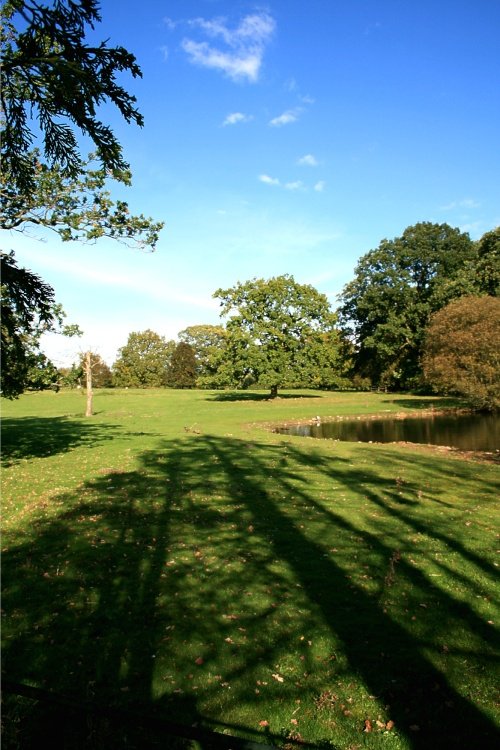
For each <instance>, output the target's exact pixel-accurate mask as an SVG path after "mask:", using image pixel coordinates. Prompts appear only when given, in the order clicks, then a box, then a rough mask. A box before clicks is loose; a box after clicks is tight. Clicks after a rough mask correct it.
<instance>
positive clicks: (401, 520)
mask: <svg viewBox="0 0 500 750" xmlns="http://www.w3.org/2000/svg"><path fill="white" fill-rule="evenodd" d="M408 460H409V461H410V460H412V458H411V457H410V458H409V459H408ZM421 460H422V469H424V468H426V470H427V471H428V475H429V478H431V479H432V475H433V472H434V476H435V472H436V469H435V468H432V467H431V464H428V465H426V464H425V460H424V459H421ZM305 469H307V470H311V471H313V472H314V473H315V476H316V479H315V481H314V482H313V483H310V482H308V481H304V470H305ZM318 477H319V478H318ZM457 481H458V482H459V481H460V478H458V479H457ZM333 485H335V486H336V487H337V486H338V487H339V488H340V489H341V490H344V491H345V490H349V491H350V492H354V491H357V492H358V496H359V502H360V503H361V500H363V502H366V503H367V504H368V505H369V507H370V508H373V512H376V513H378V514H380V518H381V519H382V520H380V518H379V519H377V521H376V522H374V523H376V524H377V526H374V528H369V529H367V528H366V527H364V525H363V523H362V522H361V521H360V519H359V517H358V516H357V515H356V514H353V515H352V517H351V516H350V515H349V514H347V512H346V511H345V509H344V512H341V509H340V508H337V506H336V504H335V497H336V495H335V492H334V491H333V489H332V487H333ZM393 489H394V487H393V485H391V484H390V483H389V482H388V480H387V479H384V478H383V477H382V478H381V477H379V476H377V475H376V474H374V473H373V472H372V471H370V469H369V468H368V467H366V466H364V467H363V469H362V470H361V469H360V467H357V466H352V465H350V463H349V462H348V461H345V460H333V459H332V460H330V461H328V460H326V459H325V457H324V456H320V455H318V454H316V455H311V453H310V452H309V451H303V450H302V449H301V448H300V447H298V446H292V445H291V444H290V443H287V444H285V443H283V444H274V443H273V444H269V445H259V444H256V445H255V444H254V445H251V446H249V445H248V443H247V442H246V441H240V440H235V439H229V438H216V437H210V436H189V437H186V438H185V439H184V440H182V441H178V442H172V443H164V444H163V445H162V446H161V448H160V449H158V450H157V451H150V452H147V453H145V454H143V456H142V458H141V466H140V468H139V469H138V470H137V471H133V472H127V473H113V474H107V475H106V477H100V478H99V479H96V480H93V481H91V482H88V483H86V484H85V485H83V486H82V487H81V488H80V490H79V492H78V493H74V494H72V495H68V496H66V497H65V498H64V497H60V498H59V499H60V500H65V505H64V508H65V509H64V510H63V511H62V512H61V514H60V515H59V516H58V517H57V518H56V519H55V520H54V519H53V518H51V519H47V520H46V521H43V520H41V521H39V522H38V524H37V526H35V527H28V528H27V529H26V531H25V539H24V540H22V541H18V540H19V536H17V537H16V545H15V546H12V547H9V545H8V540H7V541H6V542H4V545H5V551H4V554H3V585H4V594H3V607H4V610H5V612H6V614H7V622H8V625H7V626H6V627H5V628H4V638H5V642H4V649H3V662H4V668H5V672H6V675H7V676H8V677H9V678H10V679H11V680H14V681H19V682H25V683H28V684H35V685H36V684H37V685H41V686H43V687H45V688H47V689H51V690H55V691H60V692H63V693H66V694H68V695H70V696H72V697H73V698H75V699H78V698H81V699H92V700H98V701H99V702H101V703H102V704H103V705H110V706H115V707H121V708H126V707H127V706H131V707H133V708H134V711H135V712H137V711H138V710H139V711H140V710H144V711H145V712H147V713H148V714H151V715H155V716H158V717H167V718H169V717H170V718H172V717H173V718H175V720H178V721H184V722H186V723H189V724H193V723H198V724H200V725H202V726H207V727H212V728H219V729H220V728H221V727H223V726H224V724H225V725H226V726H230V727H231V729H232V730H234V731H237V732H238V733H240V734H241V735H243V736H246V737H250V738H252V737H261V738H262V739H263V735H262V732H260V731H259V729H258V728H257V727H250V726H248V725H247V724H246V723H245V720H243V719H240V720H238V718H237V717H238V716H239V715H241V716H245V715H247V713H248V710H249V709H250V708H252V707H253V709H252V710H253V714H255V709H256V708H258V707H259V705H260V702H261V701H262V695H263V694H265V695H266V700H267V699H269V698H270V699H274V700H275V702H276V705H277V706H281V705H283V706H284V708H283V711H285V709H286V706H287V705H294V704H295V699H296V698H297V696H298V697H299V698H302V700H303V701H304V703H305V702H306V697H305V696H309V697H308V698H307V700H309V703H310V705H309V708H308V709H307V710H308V711H309V712H310V713H311V712H314V710H315V709H314V705H315V704H314V700H313V698H311V694H316V695H318V694H319V693H320V692H321V686H323V690H324V686H325V685H327V686H331V685H335V684H337V683H340V682H341V681H342V679H343V678H344V675H347V676H348V677H347V678H346V679H347V681H350V680H352V679H353V678H354V677H353V676H354V675H357V678H358V680H360V681H361V683H363V684H364V685H365V686H366V689H367V691H369V692H370V693H371V694H373V695H374V696H376V697H377V699H378V701H379V703H381V704H386V705H390V717H391V719H392V720H394V721H395V723H396V727H397V729H398V731H399V732H400V734H401V735H403V736H404V737H405V741H406V743H407V746H408V747H411V748H413V749H414V750H420V748H430V747H432V748H443V749H444V748H450V747H453V748H470V747H478V746H480V747H481V748H490V747H491V748H493V747H495V746H496V742H495V739H496V738H495V727H494V725H493V724H492V722H491V721H490V720H489V719H488V717H487V716H486V715H485V714H483V713H482V711H481V710H480V709H479V707H478V706H477V705H476V704H475V703H474V702H473V701H472V700H467V699H466V698H465V697H464V695H463V694H462V693H459V692H458V690H457V689H456V688H455V686H454V682H453V679H452V678H451V677H450V679H449V680H448V679H447V678H446V676H445V675H444V674H443V673H442V672H441V671H440V670H439V669H438V668H437V667H436V666H435V665H434V664H433V663H432V661H431V659H430V657H429V655H428V652H429V648H430V645H431V646H432V644H433V643H434V645H435V644H436V640H435V639H434V638H433V637H432V635H433V634H432V632H428V631H426V630H425V629H424V630H423V631H420V630H415V631H413V630H412V627H411V621H409V623H408V624H405V622H403V621H402V619H401V618H402V616H403V615H404V608H402V607H401V606H400V604H398V603H397V602H394V601H388V599H391V591H389V592H388V591H385V589H384V587H386V586H387V585H388V584H387V571H388V566H389V569H390V563H391V560H394V559H395V558H394V552H395V550H402V555H403V558H402V559H401V560H400V561H398V562H397V568H398V570H397V574H398V576H401V577H402V578H404V579H405V580H406V581H407V582H408V583H409V590H410V591H411V592H412V600H411V601H410V600H409V601H408V602H407V605H408V608H409V609H410V610H411V608H412V607H415V608H417V607H418V604H417V603H416V602H417V601H418V600H419V598H420V600H421V598H422V596H427V597H429V596H430V597H431V598H432V599H435V600H436V601H437V600H438V599H439V606H440V607H441V610H440V611H441V613H442V616H443V619H446V627H447V628H450V629H452V628H453V626H454V625H455V624H457V623H458V622H460V621H461V620H465V621H467V622H468V623H469V624H470V627H471V628H474V629H476V627H477V630H478V634H477V636H476V641H475V642H474V645H475V646H477V648H476V653H477V656H476V657H474V658H473V656H471V657H470V659H469V661H468V662H467V663H468V664H471V665H472V664H473V665H474V666H473V669H474V670H476V671H477V670H480V669H483V668H485V665H487V664H491V659H492V645H493V641H492V635H491V632H490V631H488V629H487V627H486V626H484V624H483V623H481V622H480V621H479V620H478V618H477V616H476V614H475V613H474V611H473V609H472V607H470V608H469V607H468V606H467V604H464V603H463V602H457V601H456V600H455V599H454V598H453V596H452V594H451V593H450V592H447V591H446V590H444V589H439V590H437V587H433V586H431V585H429V583H428V582H427V581H426V580H425V579H424V576H423V574H422V573H421V572H419V570H415V569H414V568H413V567H412V565H410V564H409V562H408V559H406V555H407V552H408V550H409V547H410V543H409V538H408V537H409V535H410V534H413V533H418V531H419V530H420V528H419V526H418V523H420V522H419V521H418V518H415V517H414V516H413V515H412V512H413V510H412V509H413V508H414V506H412V505H410V506H405V505H400V504H398V503H397V498H396V497H395V495H394V492H393ZM320 495H321V497H320ZM61 507H62V506H61ZM381 523H382V524H383V528H381V527H380V524H381ZM427 531H428V533H429V534H430V535H432V530H427ZM439 533H440V535H441V543H442V544H445V545H447V546H449V547H450V549H452V551H453V553H454V554H455V555H456V556H457V558H458V559H460V558H463V559H468V560H469V562H471V563H473V564H475V565H476V566H477V567H480V566H479V563H480V560H479V559H478V558H477V557H476V556H474V555H471V553H470V552H468V551H467V550H466V549H465V547H464V545H463V544H462V543H461V542H460V541H459V540H457V539H454V538H453V535H452V532H451V531H449V530H448V531H447V529H446V528H445V527H444V526H443V528H442V529H440V530H439ZM332 538H334V539H335V540H336V542H335V546H336V549H335V550H334V551H331V550H330V549H329V546H328V545H329V544H331V539H332ZM356 556H359V565H358V564H357V562H356ZM370 566H371V567H372V568H373V570H371V573H372V574H373V577H374V578H375V579H376V581H375V582H376V584H377V585H376V586H375V588H374V590H368V589H366V587H365V582H364V581H363V580H362V576H361V575H360V576H358V575H357V572H360V573H361V571H363V572H364V571H365V569H366V568H367V567H370ZM393 567H394V565H393ZM458 567H460V565H458ZM358 568H359V571H358ZM365 577H366V576H365ZM392 598H394V597H392ZM417 612H418V610H417ZM314 628H326V631H328V632H329V633H330V637H331V638H332V640H333V642H334V643H336V644H337V645H336V646H335V648H336V649H337V650H338V652H339V654H338V656H337V657H335V658H334V657H333V656H332V657H331V659H330V658H328V659H323V660H322V661H321V662H320V663H319V664H318V662H317V656H315V654H314V652H313V650H312V648H309V647H308V646H307V636H306V638H305V640H304V634H307V633H308V632H309V631H311V629H314ZM277 677H280V680H281V681H280V680H278V679H277ZM254 688H255V690H254ZM339 689H340V688H339ZM315 691H316V693H315ZM336 710H337V709H336ZM304 712H305V713H307V711H306V709H305V708H304ZM298 715H299V716H300V714H298ZM264 718H265V717H264ZM316 718H317V721H318V722H319V723H320V724H321V721H322V715H318V717H316ZM334 718H335V720H336V721H338V720H341V721H342V722H344V724H345V725H348V724H349V722H350V721H351V720H350V719H349V716H348V715H347V714H346V715H345V716H343V715H342V716H341V718H340V719H338V717H337V715H336V714H335V716H334ZM331 719H332V716H331V715H328V716H327V717H326V719H325V721H324V723H323V724H321V726H323V727H324V736H325V739H327V738H328V736H329V735H328V726H329V724H328V722H329V721H330V720H331ZM288 720H289V719H288ZM415 727H418V729H415ZM351 731H352V733H353V737H354V739H356V738H357V739H358V740H361V739H363V735H362V734H360V733H361V732H362V724H360V725H357V726H353V727H352V729H351ZM316 736H317V735H316ZM305 739H307V737H305ZM147 746H148V745H147V743H146V742H145V743H144V747H147Z"/></svg>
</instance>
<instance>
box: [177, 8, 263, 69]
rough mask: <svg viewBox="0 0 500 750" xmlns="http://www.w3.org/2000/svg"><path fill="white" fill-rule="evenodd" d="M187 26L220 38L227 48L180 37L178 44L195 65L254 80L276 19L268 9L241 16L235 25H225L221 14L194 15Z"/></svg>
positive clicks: (212, 37) (211, 36) (213, 37)
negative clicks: (210, 17)
mask: <svg viewBox="0 0 500 750" xmlns="http://www.w3.org/2000/svg"><path fill="white" fill-rule="evenodd" d="M190 26H191V27H192V28H196V29H199V30H201V31H202V32H203V33H204V35H205V36H208V37H210V38H211V39H220V40H221V41H222V42H223V43H225V45H226V46H227V48H229V49H221V48H220V46H213V45H210V44H209V43H208V42H206V41H196V40H194V39H184V40H183V41H182V48H183V49H184V51H185V52H186V53H187V54H188V56H189V58H190V61H191V62H192V63H194V64H195V65H201V66H202V67H205V68H213V69H214V70H219V71H221V72H222V73H225V74H226V75H227V76H228V77H229V78H232V79H233V80H242V79H247V80H249V81H252V82H255V81H257V80H258V77H259V72H260V68H261V65H262V60H263V57H264V52H265V48H266V45H267V43H268V42H269V40H270V38H271V37H272V35H273V33H274V30H275V27H276V23H275V21H274V19H273V18H272V16H270V15H269V13H266V12H264V11H263V12H261V13H254V14H252V15H248V16H245V18H243V20H242V21H241V22H240V24H239V25H238V26H237V27H236V28H232V29H231V28H229V27H228V26H227V23H226V20H225V19H224V18H216V19H213V20H208V21H207V20H206V19H204V18H195V19H193V20H191V21H190Z"/></svg>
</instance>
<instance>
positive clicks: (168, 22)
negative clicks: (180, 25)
mask: <svg viewBox="0 0 500 750" xmlns="http://www.w3.org/2000/svg"><path fill="white" fill-rule="evenodd" d="M163 23H164V24H165V26H166V27H167V29H168V30H169V31H173V30H174V29H175V27H176V26H177V23H176V21H174V20H173V19H172V18H169V17H168V16H165V18H164V19H163Z"/></svg>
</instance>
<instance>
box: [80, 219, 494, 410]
mask: <svg viewBox="0 0 500 750" xmlns="http://www.w3.org/2000/svg"><path fill="white" fill-rule="evenodd" d="M499 255H500V228H497V229H495V230H493V231H491V232H487V233H486V234H485V235H483V237H481V239H480V240H479V241H477V242H473V241H472V240H471V239H470V237H469V236H468V234H466V233H464V232H460V231H459V230H458V229H453V228H452V227H450V226H448V225H447V224H439V225H438V224H432V223H421V224H417V225H415V226H412V227H409V228H408V229H406V230H405V232H404V233H403V235H402V236H401V237H398V238H396V239H394V240H391V241H388V240H383V241H382V242H381V243H380V245H379V247H378V248H376V249H375V250H372V251H370V252H368V253H367V254H366V255H364V256H363V257H362V258H361V259H360V260H359V262H358V264H357V267H356V270H355V277H354V279H353V280H352V281H350V282H349V283H348V284H346V285H345V287H344V289H343V291H342V293H341V294H340V295H339V305H338V307H337V309H336V310H334V309H332V307H331V305H330V304H329V302H328V300H327V298H326V297H325V295H323V294H321V293H320V292H319V291H317V290H316V289H315V288H314V287H312V286H310V285H307V284H299V283H298V282H296V281H295V279H294V278H293V277H292V276H290V275H283V276H278V277H275V278H271V279H251V280H249V281H247V282H244V283H241V282H239V283H237V284H236V285H235V286H234V287H232V288H229V289H218V290H217V291H216V292H215V293H214V297H215V298H216V299H218V300H219V302H220V305H221V317H222V319H223V320H222V324H221V325H196V326H189V327H188V328H186V329H185V330H183V331H181V332H180V333H179V334H178V340H177V341H167V340H166V339H165V338H164V337H162V336H160V335H159V334H157V333H155V332H154V331H151V330H147V331H142V332H134V333H131V334H130V336H129V338H128V341H127V343H126V345H125V346H123V347H122V348H121V349H120V350H119V352H118V357H117V359H116V361H115V363H114V364H113V366H112V368H111V369H110V368H107V366H106V365H104V363H102V362H101V363H100V372H101V374H100V375H99V376H98V377H97V379H96V378H94V382H95V384H96V385H103V386H118V387H130V388H148V387H173V388H194V387H197V388H239V389H242V388H248V387H252V386H254V387H258V388H268V389H269V392H270V396H271V397H274V396H276V395H277V394H278V390H279V389H280V388H298V387H307V388H319V389H352V388H355V389H370V388H377V389H384V390H389V391H417V392H427V393H429V392H432V391H437V392H441V393H456V394H459V395H463V396H465V397H467V398H468V399H469V401H470V402H471V403H472V404H473V405H475V406H477V407H480V408H498V405H499V394H500V297H499V291H500V262H499V261H500V258H499ZM98 363H99V360H98V358H97V359H96V366H97V364H98ZM80 368H81V363H80ZM77 371H78V368H77V367H76V366H75V367H74V368H73V370H72V371H71V372H73V374H74V373H75V372H77Z"/></svg>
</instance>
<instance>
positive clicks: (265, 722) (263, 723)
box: [259, 719, 269, 727]
mask: <svg viewBox="0 0 500 750" xmlns="http://www.w3.org/2000/svg"><path fill="white" fill-rule="evenodd" d="M268 726H269V722H268V721H266V720H265V719H264V720H263V721H259V727H268Z"/></svg>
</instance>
